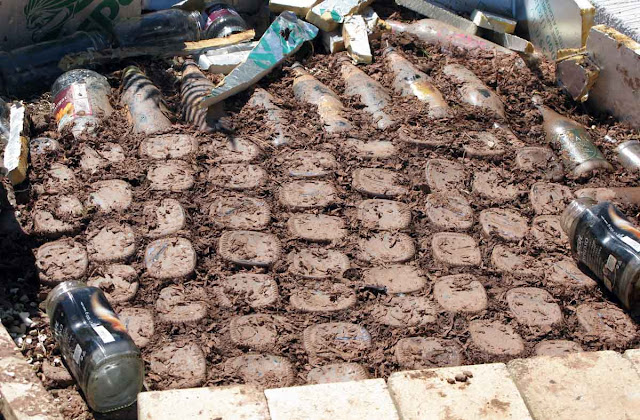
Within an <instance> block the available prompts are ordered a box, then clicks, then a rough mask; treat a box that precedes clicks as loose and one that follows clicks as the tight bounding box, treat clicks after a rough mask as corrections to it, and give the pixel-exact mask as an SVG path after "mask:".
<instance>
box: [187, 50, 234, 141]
mask: <svg viewBox="0 0 640 420" xmlns="http://www.w3.org/2000/svg"><path fill="white" fill-rule="evenodd" d="M213 88H214V85H213V82H211V80H209V79H207V77H206V76H205V75H204V74H202V72H201V71H200V69H199V68H198V65H197V64H196V63H195V61H193V60H185V62H184V67H183V69H182V79H181V80H180V103H181V105H182V118H183V119H184V120H185V121H188V122H189V123H191V124H192V125H193V126H194V127H195V128H196V129H197V130H199V131H203V132H205V133H213V132H215V131H219V130H220V131H231V128H232V126H231V124H230V122H228V121H226V118H225V116H226V113H225V111H224V102H218V103H217V104H214V105H212V106H210V107H209V108H207V107H202V106H200V102H202V98H204V97H205V96H207V95H208V94H209V92H211V89H213Z"/></svg>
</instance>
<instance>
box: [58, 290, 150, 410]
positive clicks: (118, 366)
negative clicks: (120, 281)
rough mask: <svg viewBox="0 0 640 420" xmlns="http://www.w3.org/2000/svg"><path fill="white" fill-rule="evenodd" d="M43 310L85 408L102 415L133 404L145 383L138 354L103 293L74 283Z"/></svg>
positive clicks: (59, 293)
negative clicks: (81, 393)
mask: <svg viewBox="0 0 640 420" xmlns="http://www.w3.org/2000/svg"><path fill="white" fill-rule="evenodd" d="M46 310H47V316H48V317H49V322H50V325H51V330H52V331H53V336H54V339H55V340H56V344H57V345H58V347H59V348H60V353H61V354H62V357H63V359H64V361H65V363H66V364H67V366H68V367H69V370H70V371H71V374H72V375H73V377H74V378H75V380H76V381H77V383H78V385H79V386H80V388H81V389H82V392H83V393H84V396H85V398H86V400H87V403H88V404H89V407H91V409H93V410H95V411H97V412H99V413H107V412H111V411H115V410H119V409H121V408H125V407H128V406H130V405H131V404H133V403H134V402H135V401H136V398H137V396H138V392H140V389H142V381H143V377H144V365H143V362H142V358H141V357H140V350H139V349H138V347H136V345H135V344H134V343H133V340H132V339H131V337H130V336H129V334H128V333H127V330H126V328H125V326H124V324H123V323H122V322H121V321H120V319H119V318H118V316H117V315H116V314H115V312H114V311H113V309H112V308H111V305H109V302H108V301H107V298H106V297H105V295H104V293H103V292H102V290H101V289H99V288H97V287H91V286H87V285H86V284H84V283H82V282H79V281H66V282H64V283H60V284H59V285H58V286H56V287H55V288H54V289H53V290H52V291H51V292H50V293H49V296H48V297H47V301H46Z"/></svg>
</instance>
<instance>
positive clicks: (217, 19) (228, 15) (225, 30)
mask: <svg viewBox="0 0 640 420" xmlns="http://www.w3.org/2000/svg"><path fill="white" fill-rule="evenodd" d="M204 15H205V18H206V23H205V26H204V27H205V30H204V34H205V35H204V37H203V38H205V39H211V38H224V37H226V36H229V35H232V34H237V33H239V32H244V31H246V30H247V29H248V26H247V23H246V22H245V21H244V19H243V18H242V16H240V15H239V14H238V12H236V11H235V10H234V9H233V7H231V6H229V5H227V4H224V3H213V4H210V5H208V6H207V7H206V9H204Z"/></svg>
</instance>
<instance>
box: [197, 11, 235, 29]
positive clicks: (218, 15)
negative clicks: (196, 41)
mask: <svg viewBox="0 0 640 420" xmlns="http://www.w3.org/2000/svg"><path fill="white" fill-rule="evenodd" d="M225 16H237V17H240V15H239V14H238V13H237V12H236V11H235V10H232V9H218V10H214V11H213V12H211V13H209V16H208V17H207V23H206V25H205V26H204V28H205V30H206V29H208V28H209V26H211V25H212V24H213V22H215V21H216V20H218V19H222V18H223V17H225Z"/></svg>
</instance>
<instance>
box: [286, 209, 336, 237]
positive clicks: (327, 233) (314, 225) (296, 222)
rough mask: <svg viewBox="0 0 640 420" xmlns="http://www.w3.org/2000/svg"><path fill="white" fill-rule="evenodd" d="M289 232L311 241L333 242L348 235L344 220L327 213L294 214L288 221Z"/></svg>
mask: <svg viewBox="0 0 640 420" xmlns="http://www.w3.org/2000/svg"><path fill="white" fill-rule="evenodd" d="M287 226H288V228H289V232H290V233H291V235H292V236H293V237H295V238H299V239H303V240H306V241H310V242H331V241H337V240H340V239H342V238H344V237H345V236H346V235H347V232H348V231H347V229H345V223H344V220H342V219H341V218H340V217H337V216H328V215H325V214H317V215H316V214H294V215H293V216H291V217H290V218H289V220H288V221H287Z"/></svg>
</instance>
